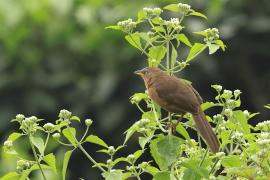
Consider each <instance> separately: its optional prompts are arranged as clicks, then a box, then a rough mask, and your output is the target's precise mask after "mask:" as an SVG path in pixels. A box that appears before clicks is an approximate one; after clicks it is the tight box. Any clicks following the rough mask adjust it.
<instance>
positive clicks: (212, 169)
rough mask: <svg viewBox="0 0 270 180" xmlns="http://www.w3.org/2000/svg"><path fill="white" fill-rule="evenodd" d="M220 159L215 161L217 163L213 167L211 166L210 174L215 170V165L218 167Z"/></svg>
mask: <svg viewBox="0 0 270 180" xmlns="http://www.w3.org/2000/svg"><path fill="white" fill-rule="evenodd" d="M218 161H219V159H218V158H217V159H216V161H215V164H214V165H213V166H212V168H211V170H210V172H209V174H211V173H212V172H213V171H214V169H215V167H216V165H217V163H218Z"/></svg>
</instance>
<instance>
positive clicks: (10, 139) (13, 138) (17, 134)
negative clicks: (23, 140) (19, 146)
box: [7, 132, 23, 141]
mask: <svg viewBox="0 0 270 180" xmlns="http://www.w3.org/2000/svg"><path fill="white" fill-rule="evenodd" d="M21 136H23V134H21V133H16V132H14V133H11V134H10V135H9V136H8V139H7V140H9V141H15V140H16V139H18V138H19V137H21Z"/></svg>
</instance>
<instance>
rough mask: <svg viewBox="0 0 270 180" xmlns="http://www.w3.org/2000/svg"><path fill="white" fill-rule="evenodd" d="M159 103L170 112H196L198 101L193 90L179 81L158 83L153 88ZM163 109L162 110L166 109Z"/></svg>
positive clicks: (172, 80)
mask: <svg viewBox="0 0 270 180" xmlns="http://www.w3.org/2000/svg"><path fill="white" fill-rule="evenodd" d="M155 87H156V88H155V91H156V94H157V95H158V97H159V99H160V101H162V102H163V104H166V108H167V110H168V111H171V112H179V113H180V112H191V113H192V112H196V111H197V107H198V100H197V97H196V95H195V93H194V92H193V90H192V89H191V88H190V87H189V86H187V85H186V84H185V83H184V82H182V80H180V79H175V78H174V79H171V80H170V81H164V83H162V82H160V83H158V84H156V86H155ZM166 108H164V109H166Z"/></svg>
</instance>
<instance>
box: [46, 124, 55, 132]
mask: <svg viewBox="0 0 270 180" xmlns="http://www.w3.org/2000/svg"><path fill="white" fill-rule="evenodd" d="M54 127H55V126H54V124H52V123H46V124H44V126H43V128H44V129H45V131H47V132H50V133H51V132H53V131H54Z"/></svg>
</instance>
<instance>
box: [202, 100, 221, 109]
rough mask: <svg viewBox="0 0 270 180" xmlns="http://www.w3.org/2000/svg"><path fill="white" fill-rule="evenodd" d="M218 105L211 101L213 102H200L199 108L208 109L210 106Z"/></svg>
mask: <svg viewBox="0 0 270 180" xmlns="http://www.w3.org/2000/svg"><path fill="white" fill-rule="evenodd" d="M217 106H218V105H217V104H215V103H213V102H205V103H203V104H201V108H202V110H203V111H205V110H207V109H209V108H212V107H217Z"/></svg>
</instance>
